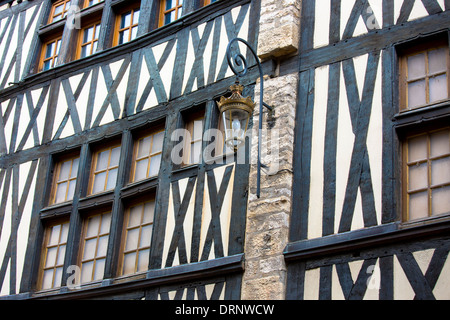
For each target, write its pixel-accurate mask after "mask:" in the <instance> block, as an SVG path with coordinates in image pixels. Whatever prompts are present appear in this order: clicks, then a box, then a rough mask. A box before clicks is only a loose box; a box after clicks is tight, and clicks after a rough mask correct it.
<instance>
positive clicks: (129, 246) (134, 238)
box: [125, 228, 139, 251]
mask: <svg viewBox="0 0 450 320" xmlns="http://www.w3.org/2000/svg"><path fill="white" fill-rule="evenodd" d="M138 241H139V228H136V229H131V230H128V232H127V242H126V245H125V251H129V250H136V249H137V247H138Z"/></svg>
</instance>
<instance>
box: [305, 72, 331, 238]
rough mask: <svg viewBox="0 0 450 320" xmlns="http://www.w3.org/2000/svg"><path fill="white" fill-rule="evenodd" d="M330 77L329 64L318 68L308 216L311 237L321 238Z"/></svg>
mask: <svg viewBox="0 0 450 320" xmlns="http://www.w3.org/2000/svg"><path fill="white" fill-rule="evenodd" d="M328 77H329V67H328V66H324V67H320V68H317V69H316V73H315V92H314V115H313V132H312V150H311V178H310V181H311V183H310V201H309V216H308V238H309V239H312V238H319V237H321V236H322V218H323V188H324V186H323V179H324V173H323V165H324V157H325V129H326V119H327V105H328Z"/></svg>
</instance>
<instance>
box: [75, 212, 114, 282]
mask: <svg viewBox="0 0 450 320" xmlns="http://www.w3.org/2000/svg"><path fill="white" fill-rule="evenodd" d="M105 215H109V226H108V230H107V232H102V223H103V219H104V216H105ZM98 216H100V222H99V225H98V229H97V232H96V234H95V235H88V228H89V223H90V222H91V221H92V220H91V219H94V218H95V217H98ZM111 227H112V211H111V209H104V210H98V211H97V212H95V213H91V214H88V215H86V216H85V217H84V219H83V230H82V233H81V238H80V239H81V243H80V250H79V254H78V265H79V266H80V279H79V281H80V283H81V284H86V283H89V282H93V281H101V280H103V278H104V272H105V266H106V259H107V256H108V250H107V247H108V243H109V238H110V234H111ZM104 237H107V239H106V247H105V254H101V255H98V249H99V242H100V238H104ZM94 239H95V250H94V253H93V254H94V256H93V257H92V258H91V257H88V258H85V250H86V243H87V242H88V241H91V240H94ZM100 260H103V261H104V262H105V264H104V265H103V270H102V276H101V277H99V278H95V272H96V270H97V269H96V267H97V262H98V261H100ZM90 262H92V263H93V267H92V273H91V277H90V280H88V281H84V279H83V265H86V264H87V263H90Z"/></svg>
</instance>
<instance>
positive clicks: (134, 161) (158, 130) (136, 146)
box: [130, 127, 165, 183]
mask: <svg viewBox="0 0 450 320" xmlns="http://www.w3.org/2000/svg"><path fill="white" fill-rule="evenodd" d="M161 133H162V134H163V137H162V139H163V141H162V144H161V150H158V151H153V143H154V138H155V135H157V134H161ZM164 133H165V129H164V127H158V128H156V129H154V130H151V131H146V132H144V133H142V134H140V135H139V136H138V137H137V138H136V139H135V142H134V146H133V158H132V165H131V174H130V183H133V182H138V181H142V180H145V179H149V178H152V177H155V176H158V174H159V168H160V166H161V161H162V148H163V144H164ZM149 137H151V138H152V139H151V144H150V153H149V154H145V155H142V156H139V150H140V149H139V148H140V146H141V142H142V141H143V140H144V139H146V138H149ZM157 156H160V163H159V165H158V170H157V171H158V172H157V173H156V174H155V175H150V168H151V165H152V163H151V161H152V158H154V157H157ZM145 159H148V161H147V171H146V175H145V178H140V179H136V167H137V164H138V162H140V161H145Z"/></svg>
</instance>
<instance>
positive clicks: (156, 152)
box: [131, 131, 164, 182]
mask: <svg viewBox="0 0 450 320" xmlns="http://www.w3.org/2000/svg"><path fill="white" fill-rule="evenodd" d="M163 140H164V131H157V132H154V133H152V134H150V135H146V136H144V137H142V138H140V139H138V140H137V142H136V143H135V150H134V156H133V172H132V175H131V178H132V179H131V182H134V181H139V180H142V179H146V178H149V177H152V176H156V175H158V173H159V167H160V164H161V156H162V145H163Z"/></svg>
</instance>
